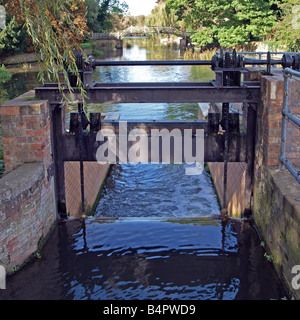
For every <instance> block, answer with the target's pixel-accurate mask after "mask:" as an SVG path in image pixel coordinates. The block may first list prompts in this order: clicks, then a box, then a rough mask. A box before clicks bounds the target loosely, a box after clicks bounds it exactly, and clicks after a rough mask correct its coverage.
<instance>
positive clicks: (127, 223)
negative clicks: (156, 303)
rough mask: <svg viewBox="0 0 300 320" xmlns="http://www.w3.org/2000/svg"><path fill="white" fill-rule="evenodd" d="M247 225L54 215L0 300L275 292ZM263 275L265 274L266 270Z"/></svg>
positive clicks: (279, 292) (278, 292)
mask: <svg viewBox="0 0 300 320" xmlns="http://www.w3.org/2000/svg"><path fill="white" fill-rule="evenodd" d="M262 255H263V249H262V248H261V247H260V245H259V240H258V238H257V236H256V234H255V232H254V231H253V229H252V227H251V226H250V225H248V224H247V223H245V224H244V225H242V224H241V223H240V222H237V221H232V222H227V223H225V222H224V223H223V222H220V221H217V220H210V219H207V218H206V219H199V218H198V219H195V220H190V221H188V220H177V221H176V220H169V221H167V220H165V221H163V220H162V221H159V220H157V221H155V220H148V221H146V220H130V219H129V220H117V221H101V220H97V219H91V220H89V219H88V220H87V224H86V233H85V235H84V234H83V232H82V225H81V222H80V221H78V220H73V221H67V222H61V223H60V225H59V226H58V227H57V228H56V230H55V232H54V234H53V235H52V237H51V238H50V240H49V241H48V243H47V245H46V247H44V248H43V250H42V251H41V256H42V258H41V259H38V260H37V261H35V262H32V263H30V264H29V265H27V266H25V267H24V268H23V269H22V270H21V271H20V272H19V273H16V274H15V275H12V276H10V277H9V278H8V281H7V290H5V291H4V290H2V291H1V292H0V299H1V298H3V299H76V300H83V299H92V300H100V299H101V300H106V299H116V300H119V299H126V300H132V299H138V300H142V299H181V300H184V299H186V300H189V299H190V300H194V299H195V300H211V299H214V300H232V299H237V300H238V299H279V298H281V297H284V295H285V292H284V290H283V288H282V286H281V285H280V282H279V281H278V278H277V277H276V274H275V272H274V270H273V268H272V265H271V264H270V263H269V262H268V261H267V260H266V259H264V258H262ZM266 275H267V276H266Z"/></svg>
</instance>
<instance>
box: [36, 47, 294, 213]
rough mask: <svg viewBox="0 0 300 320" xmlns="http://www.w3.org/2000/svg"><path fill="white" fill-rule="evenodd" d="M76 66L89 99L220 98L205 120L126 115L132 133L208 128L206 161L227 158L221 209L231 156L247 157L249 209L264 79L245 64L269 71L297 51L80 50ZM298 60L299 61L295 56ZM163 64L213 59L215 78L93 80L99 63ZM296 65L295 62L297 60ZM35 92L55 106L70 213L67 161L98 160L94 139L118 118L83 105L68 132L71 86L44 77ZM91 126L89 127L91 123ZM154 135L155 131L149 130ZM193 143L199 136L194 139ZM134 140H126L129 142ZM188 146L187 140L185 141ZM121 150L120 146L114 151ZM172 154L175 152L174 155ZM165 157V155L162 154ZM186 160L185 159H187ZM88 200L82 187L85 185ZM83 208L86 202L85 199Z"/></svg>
mask: <svg viewBox="0 0 300 320" xmlns="http://www.w3.org/2000/svg"><path fill="white" fill-rule="evenodd" d="M76 54H77V66H78V69H79V72H80V77H81V80H82V82H83V83H84V85H85V91H86V96H87V98H86V101H87V102H88V103H149V102H151V103H192V102H193V103H199V102H207V103H222V112H221V114H219V113H217V114H211V113H209V114H208V118H207V120H195V121H176V120H174V121H152V120H149V121H144V120H143V121H130V120H129V121H127V126H128V133H129V131H130V129H133V128H135V129H142V130H144V131H145V132H149V133H150V131H151V129H157V130H162V129H168V130H169V131H171V130H173V129H179V130H181V131H184V130H188V129H189V130H191V131H192V135H193V137H194V140H195V137H196V130H197V129H198V130H199V129H201V130H204V159H203V160H204V161H205V162H223V163H224V179H223V180H224V182H223V184H224V187H223V195H222V206H223V209H225V210H226V209H227V200H226V190H227V166H228V162H245V163H246V164H247V170H246V180H245V181H246V182H245V199H246V200H245V207H244V210H243V211H245V212H247V211H251V208H252V204H251V202H252V190H253V164H254V146H255V132H256V127H255V123H256V110H257V104H258V102H259V98H260V83H259V82H258V81H253V80H251V78H250V73H249V70H248V69H247V68H246V66H247V65H253V64H255V65H266V67H267V68H266V72H265V73H266V74H270V70H271V66H272V65H276V64H281V65H282V66H284V67H285V66H292V65H293V64H295V63H298V64H299V62H298V60H297V59H298V58H297V57H298V56H296V58H291V57H290V56H289V55H287V54H286V55H283V58H282V59H281V60H273V59H271V56H270V54H268V57H267V60H262V59H249V58H244V57H243V56H242V55H239V54H237V53H236V52H235V50H234V51H233V52H232V53H229V52H225V53H223V52H222V51H221V52H220V53H219V54H216V55H215V56H214V57H213V58H212V60H211V61H210V60H205V61H199V60H192V61H186V60H176V61H95V60H94V59H93V57H92V56H89V57H88V59H87V61H84V59H83V57H82V55H81V53H80V52H77V53H76ZM295 61H296V62H295ZM149 65H151V66H161V65H172V66H179V65H197V66H201V65H210V66H211V67H212V69H213V70H214V72H215V74H216V79H215V80H213V81H210V82H184V83H182V82H169V83H144V82H140V83H98V82H96V81H93V80H92V71H93V69H95V68H96V67H97V66H124V67H126V66H149ZM296 67H297V66H296ZM70 82H71V85H72V86H73V89H74V91H73V93H72V94H73V95H74V96H75V99H77V100H78V101H80V100H81V97H80V92H79V90H78V89H77V88H76V84H77V78H76V76H74V75H72V74H70ZM35 95H36V97H37V98H39V99H44V100H47V101H49V103H50V106H51V110H52V111H51V112H52V121H51V122H52V126H53V130H52V132H53V143H54V150H55V152H54V164H53V166H54V167H55V170H54V172H55V177H56V179H55V180H56V192H57V204H58V208H59V211H60V213H63V214H64V213H66V205H65V203H66V199H65V198H66V195H65V185H64V178H63V177H64V176H65V174H64V162H65V161H81V162H83V161H96V160H97V159H96V152H97V149H98V147H99V145H100V142H98V141H97V140H96V135H97V132H98V131H99V130H100V129H102V130H103V129H111V130H113V131H114V132H117V130H118V128H119V125H120V123H119V120H113V121H110V120H104V121H101V115H100V114H96V113H93V114H91V115H90V121H88V120H87V116H86V115H85V114H84V112H83V109H82V107H81V105H79V107H78V108H79V109H78V113H77V114H73V115H72V116H71V126H70V131H69V132H63V130H62V127H61V123H62V122H63V121H62V119H63V117H64V114H63V113H64V112H63V108H62V106H61V104H60V103H59V102H60V101H62V99H63V95H65V96H66V97H68V98H70V92H69V91H68V89H67V88H65V89H63V90H59V88H58V84H55V83H46V84H45V85H44V86H43V87H38V88H35ZM230 103H243V104H244V105H245V106H246V110H245V114H246V117H244V119H243V121H244V123H243V126H244V127H245V130H244V132H241V130H240V129H239V126H240V119H239V115H238V114H237V113H230V112H229V106H230ZM88 127H89V128H88ZM148 138H149V139H151V133H150V134H149V135H148ZM193 145H194V148H196V146H195V141H194V142H193ZM129 147H130V146H129V145H128V148H129ZM182 147H183V148H182V149H184V145H183V146H182ZM116 152H117V154H118V150H117V151H116ZM171 158H172V156H171ZM160 159H161V156H160ZM183 162H184V159H183ZM83 179H84V177H83V166H82V165H81V184H82V185H83ZM81 194H82V203H84V196H83V195H84V190H83V189H82V191H81ZM83 210H84V205H83Z"/></svg>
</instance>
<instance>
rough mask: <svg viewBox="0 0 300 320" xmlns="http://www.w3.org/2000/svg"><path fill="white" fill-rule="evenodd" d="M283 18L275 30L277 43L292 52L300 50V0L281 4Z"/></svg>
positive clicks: (287, 0) (288, 0) (291, 0)
mask: <svg viewBox="0 0 300 320" xmlns="http://www.w3.org/2000/svg"><path fill="white" fill-rule="evenodd" d="M279 7H280V9H281V17H280V19H279V21H278V23H277V24H276V26H275V27H276V28H275V41H276V43H278V44H283V45H286V46H287V48H288V50H290V51H299V50H300V0H286V1H284V2H283V3H282V4H279Z"/></svg>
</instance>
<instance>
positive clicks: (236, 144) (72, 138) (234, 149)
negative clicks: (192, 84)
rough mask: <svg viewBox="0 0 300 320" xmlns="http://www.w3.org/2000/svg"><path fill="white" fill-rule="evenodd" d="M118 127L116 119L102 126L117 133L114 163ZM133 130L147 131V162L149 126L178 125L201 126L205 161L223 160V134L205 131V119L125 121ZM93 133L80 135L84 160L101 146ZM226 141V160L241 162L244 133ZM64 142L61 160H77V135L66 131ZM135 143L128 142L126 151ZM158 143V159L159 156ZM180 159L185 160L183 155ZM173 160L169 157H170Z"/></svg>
mask: <svg viewBox="0 0 300 320" xmlns="http://www.w3.org/2000/svg"><path fill="white" fill-rule="evenodd" d="M118 127H119V121H111V122H109V121H104V122H102V129H105V128H106V129H112V130H113V131H114V132H115V134H116V135H117V162H118V145H119V144H118V142H119V141H118ZM133 128H135V129H144V130H145V131H146V132H147V134H148V146H149V152H148V154H149V162H150V161H151V159H150V155H151V140H150V139H151V129H159V130H161V129H168V130H169V131H171V130H172V129H174V128H178V129H180V130H181V131H182V130H184V129H192V130H193V133H196V129H204V130H205V136H204V161H206V162H223V161H224V135H223V134H214V135H213V134H209V133H208V132H207V131H206V128H207V122H206V121H179V122H178V121H128V122H127V129H128V132H129V131H130V130H132V129H133ZM96 136H97V134H96V133H86V134H85V135H84V136H83V150H84V151H83V161H97V159H96V152H97V149H98V147H99V146H100V142H99V141H97V140H96ZM229 140H230V142H229V159H228V161H229V162H243V161H245V160H246V152H247V148H246V144H247V137H246V135H235V134H230V139H229ZM62 143H63V159H64V161H79V159H80V154H79V136H78V135H71V134H68V133H66V134H65V135H64V136H63V139H62ZM134 143H136V142H128V145H127V147H128V150H129V149H130V148H131V146H132V145H133V144H134ZM195 143H196V137H193V147H195ZM161 148H162V146H161V145H160V159H161ZM173 148H174V140H173V139H171V159H172V158H173ZM182 150H184V139H182ZM182 159H184V158H183V157H182ZM171 162H172V160H171Z"/></svg>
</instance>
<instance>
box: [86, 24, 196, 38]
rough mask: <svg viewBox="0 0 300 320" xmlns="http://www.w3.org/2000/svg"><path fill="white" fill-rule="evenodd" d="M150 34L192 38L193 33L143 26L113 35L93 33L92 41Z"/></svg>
mask: <svg viewBox="0 0 300 320" xmlns="http://www.w3.org/2000/svg"><path fill="white" fill-rule="evenodd" d="M150 33H155V34H159V33H169V34H175V35H177V36H182V37H186V36H191V35H192V34H193V33H195V32H193V31H182V30H179V29H177V28H176V27H173V26H169V27H163V26H149V27H147V26H142V27H134V26H130V27H128V28H127V29H125V30H122V31H119V32H112V33H92V39H93V40H100V39H115V38H117V39H121V38H123V37H125V36H126V35H129V34H150Z"/></svg>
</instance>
